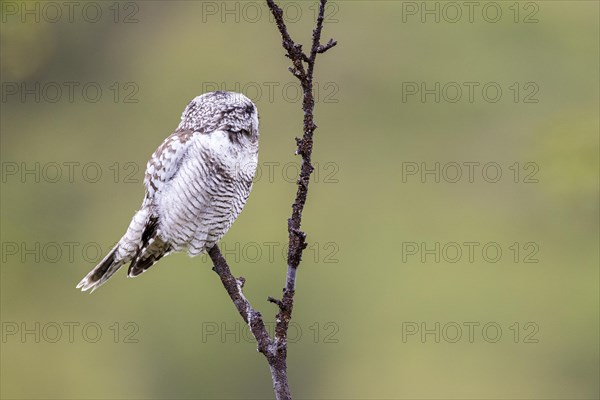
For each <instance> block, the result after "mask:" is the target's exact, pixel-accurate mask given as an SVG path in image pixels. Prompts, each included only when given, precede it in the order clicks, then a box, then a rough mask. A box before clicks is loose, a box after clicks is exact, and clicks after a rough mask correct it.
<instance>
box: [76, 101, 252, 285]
mask: <svg viewBox="0 0 600 400" xmlns="http://www.w3.org/2000/svg"><path fill="white" fill-rule="evenodd" d="M257 163H258V111H257V109H256V106H255V105H254V103H252V101H251V100H250V99H248V98H247V97H246V96H244V95H243V94H240V93H233V92H211V93H205V94H203V95H201V96H198V97H196V98H195V99H194V100H192V102H191V103H190V104H189V105H188V106H187V107H186V109H185V111H184V112H183V115H182V116H181V123H180V124H179V126H178V127H177V129H176V130H175V132H173V134H172V135H171V136H169V137H167V138H166V139H165V141H164V142H163V143H162V144H161V145H160V146H159V147H158V149H157V150H156V151H155V152H154V154H153V155H152V157H151V158H150V160H149V161H148V165H147V167H146V174H145V179H144V186H145V187H146V195H145V197H144V201H143V203H142V207H141V209H140V210H139V211H138V212H137V213H136V214H135V215H134V216H133V219H132V220H131V223H130V224H129V228H127V232H126V233H125V235H124V236H123V237H122V238H121V240H119V242H118V243H117V244H116V245H115V247H114V248H113V249H112V250H111V251H110V252H109V253H108V255H107V256H106V257H105V258H104V259H103V260H102V261H101V262H100V263H99V264H98V265H97V266H96V267H95V268H94V269H93V270H92V271H90V273H89V274H87V276H86V277H85V278H83V279H82V280H81V282H79V284H78V285H77V287H78V288H81V290H84V291H85V290H88V289H91V290H92V291H94V290H95V289H97V288H98V287H100V286H101V285H102V284H104V282H106V281H107V280H108V279H109V278H110V277H111V276H112V275H113V274H114V273H115V272H116V271H117V270H118V269H119V268H120V267H121V266H123V265H125V264H127V263H130V265H129V276H130V277H134V276H137V275H139V274H141V273H142V272H144V271H146V270H147V269H148V268H150V267H151V266H152V265H154V263H156V262H157V261H158V260H160V259H161V258H162V257H164V256H166V255H168V254H169V253H171V252H175V251H183V250H187V252H188V254H189V255H190V256H196V255H198V254H200V253H202V252H203V251H206V250H209V249H210V248H211V247H212V246H214V245H215V244H216V243H217V242H218V241H219V240H220V239H221V237H223V235H225V233H226V232H227V230H228V229H229V228H230V227H231V225H232V224H233V221H235V219H236V218H237V217H238V215H239V214H240V212H241V211H242V208H243V207H244V204H246V200H247V199H248V195H249V194H250V190H251V189H252V179H253V178H254V174H255V172H256V165H257Z"/></svg>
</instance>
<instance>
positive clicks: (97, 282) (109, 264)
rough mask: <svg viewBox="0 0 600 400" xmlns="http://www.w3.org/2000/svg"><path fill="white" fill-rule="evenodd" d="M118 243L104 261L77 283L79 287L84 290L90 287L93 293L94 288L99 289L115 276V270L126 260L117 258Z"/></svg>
mask: <svg viewBox="0 0 600 400" xmlns="http://www.w3.org/2000/svg"><path fill="white" fill-rule="evenodd" d="M118 246H119V245H118V244H117V245H116V246H115V247H113V249H112V250H111V251H110V253H108V254H107V255H106V257H104V259H103V260H102V261H100V263H99V264H98V265H97V266H96V268H94V269H93V270H91V271H90V273H89V274H87V275H86V276H85V278H83V279H82V280H81V282H79V284H78V285H77V289H79V288H81V290H82V291H84V292H85V291H86V290H88V289H92V291H91V292H90V293H93V292H94V290H96V289H98V288H99V287H100V286H102V285H103V284H104V282H106V281H107V280H108V278H110V277H111V276H113V274H114V273H115V272H117V271H118V270H119V268H121V266H122V265H123V264H125V260H116V253H117V248H118Z"/></svg>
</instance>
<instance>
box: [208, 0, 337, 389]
mask: <svg viewBox="0 0 600 400" xmlns="http://www.w3.org/2000/svg"><path fill="white" fill-rule="evenodd" d="M266 1H267V5H268V6H269V9H270V10H271V12H272V14H273V16H274V17H275V23H276V25H277V28H278V29H279V32H280V34H281V39H282V42H281V43H282V46H283V48H284V49H285V50H286V57H288V58H289V59H290V60H291V61H292V66H291V67H289V71H290V72H291V73H292V74H293V75H294V76H295V77H296V78H298V80H299V81H300V84H301V86H302V92H303V101H302V110H303V111H304V129H303V135H302V138H296V155H300V156H301V157H302V166H301V168H300V175H299V176H298V180H297V191H296V198H295V200H294V203H293V204H292V215H291V217H290V218H289V219H288V236H289V248H288V256H287V264H288V267H287V275H286V283H285V287H284V289H283V296H282V298H281V300H279V299H276V298H273V297H269V298H268V299H267V300H268V301H269V302H271V303H274V304H276V305H277V306H278V307H279V312H278V313H277V315H276V325H275V337H274V338H271V337H270V336H269V334H268V332H267V330H266V328H265V324H264V321H263V319H262V316H261V314H260V313H259V312H258V311H256V310H255V309H254V308H252V306H251V305H250V302H249V301H248V300H247V299H246V297H245V296H244V293H243V292H242V288H243V287H244V283H245V279H244V278H242V277H240V278H237V279H236V278H235V277H234V276H233V275H232V274H231V270H230V269H229V266H228V265H227V261H225V258H223V255H222V254H221V251H220V250H219V247H218V246H216V245H215V246H214V247H213V248H211V249H210V250H209V252H208V254H209V255H210V258H211V259H212V261H213V264H214V268H213V270H214V271H215V272H216V273H217V274H218V275H219V277H220V278H221V282H222V283H223V286H224V287H225V289H226V290H227V293H228V294H229V297H230V298H231V300H232V301H233V304H234V305H235V307H236V308H237V310H238V312H239V313H240V315H241V316H242V318H243V319H244V321H246V323H247V324H248V326H249V327H250V330H251V331H252V334H253V335H254V338H255V339H256V343H257V345H258V351H260V352H261V353H262V354H264V355H265V357H266V358H267V361H268V363H269V367H270V369H271V379H272V381H273V389H274V391H275V395H276V398H277V399H291V398H292V396H291V393H290V389H289V385H288V377H287V332H288V328H289V323H290V320H291V318H292V310H293V308H294V294H295V291H296V271H297V269H298V266H299V265H300V261H301V260H302V252H303V251H304V249H305V248H306V246H307V243H306V233H304V232H302V231H301V230H300V227H301V223H302V212H303V211H304V205H305V204H306V198H307V195H308V185H309V183H310V175H311V174H312V172H313V170H314V168H313V166H312V164H311V156H312V149H313V134H314V131H315V129H316V128H317V126H316V125H315V123H314V117H313V114H314V108H315V101H314V97H313V71H314V66H315V60H316V57H317V54H321V53H325V52H326V51H327V50H329V49H331V48H332V47H334V46H335V45H336V44H337V42H336V41H335V40H333V39H330V40H329V41H328V42H327V44H325V45H322V44H321V43H320V40H321V30H322V29H323V21H324V15H325V5H326V3H327V0H320V6H319V15H318V17H317V23H316V27H315V29H314V30H313V36H312V46H311V51H310V54H309V55H307V54H306V53H304V51H303V50H302V45H301V44H297V43H295V42H294V41H293V40H292V38H291V37H290V34H289V33H288V30H287V26H286V24H285V21H284V20H283V11H282V9H281V8H279V6H278V5H277V4H276V3H275V1H274V0H266Z"/></svg>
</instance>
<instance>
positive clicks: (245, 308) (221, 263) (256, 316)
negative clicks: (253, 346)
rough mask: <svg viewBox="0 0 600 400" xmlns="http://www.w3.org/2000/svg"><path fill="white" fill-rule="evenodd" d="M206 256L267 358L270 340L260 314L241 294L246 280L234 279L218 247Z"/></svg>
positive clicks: (259, 348)
mask: <svg viewBox="0 0 600 400" xmlns="http://www.w3.org/2000/svg"><path fill="white" fill-rule="evenodd" d="M208 255H209V256H210V258H211V260H212V262H213V265H214V266H213V271H215V272H216V273H217V275H219V278H221V282H222V283H223V286H224V287H225V290H227V294H229V297H230V298H231V301H233V304H234V305H235V308H237V310H238V312H239V313H240V315H241V316H242V318H243V319H244V321H246V323H247V324H248V326H249V327H250V330H251V331H252V335H254V338H255V339H256V343H257V344H258V351H260V352H261V353H263V354H264V355H265V356H269V355H270V354H269V346H270V344H271V338H270V337H269V333H268V332H267V328H266V327H265V323H264V321H263V319H262V316H261V315H260V312H258V311H256V310H255V309H254V308H252V306H251V305H250V302H249V301H248V300H247V299H246V297H245V296H244V293H243V292H242V288H243V287H244V283H245V282H246V280H245V279H244V278H241V277H240V278H239V279H236V278H235V277H234V276H233V275H232V274H231V270H230V269H229V265H227V261H225V258H224V257H223V255H222V254H221V250H219V246H217V245H214V246H213V248H211V249H210V250H209V251H208Z"/></svg>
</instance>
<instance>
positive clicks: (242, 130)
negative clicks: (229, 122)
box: [240, 129, 250, 136]
mask: <svg viewBox="0 0 600 400" xmlns="http://www.w3.org/2000/svg"><path fill="white" fill-rule="evenodd" d="M240 133H242V134H244V135H246V136H250V131H248V130H247V129H240Z"/></svg>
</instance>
